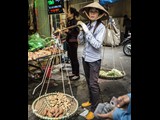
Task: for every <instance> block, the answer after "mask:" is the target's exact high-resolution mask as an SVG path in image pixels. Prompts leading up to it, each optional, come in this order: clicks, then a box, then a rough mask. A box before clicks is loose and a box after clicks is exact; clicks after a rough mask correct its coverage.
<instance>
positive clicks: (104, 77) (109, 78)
mask: <svg viewBox="0 0 160 120" xmlns="http://www.w3.org/2000/svg"><path fill="white" fill-rule="evenodd" d="M102 70H103V71H106V72H108V71H110V70H111V69H108V70H106V69H102ZM120 72H121V73H122V76H118V77H114V76H100V75H99V78H102V79H106V80H118V79H122V78H123V77H124V76H126V73H125V72H124V71H120Z"/></svg>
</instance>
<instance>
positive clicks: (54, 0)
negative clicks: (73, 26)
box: [47, 0, 64, 14]
mask: <svg viewBox="0 0 160 120" xmlns="http://www.w3.org/2000/svg"><path fill="white" fill-rule="evenodd" d="M47 4H48V14H58V13H63V8H64V0H47Z"/></svg>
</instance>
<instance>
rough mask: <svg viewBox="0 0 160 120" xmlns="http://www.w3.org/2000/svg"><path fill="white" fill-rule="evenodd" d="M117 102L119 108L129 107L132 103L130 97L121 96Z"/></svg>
mask: <svg viewBox="0 0 160 120" xmlns="http://www.w3.org/2000/svg"><path fill="white" fill-rule="evenodd" d="M117 100H118V104H117V107H119V108H121V107H124V106H125V105H128V103H129V102H130V98H129V96H128V95H122V96H119V97H118V98H117Z"/></svg>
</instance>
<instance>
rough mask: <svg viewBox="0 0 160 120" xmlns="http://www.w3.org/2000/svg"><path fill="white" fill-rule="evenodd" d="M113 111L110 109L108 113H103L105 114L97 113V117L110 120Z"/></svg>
mask: <svg viewBox="0 0 160 120" xmlns="http://www.w3.org/2000/svg"><path fill="white" fill-rule="evenodd" d="M113 111H114V110H112V111H110V112H108V113H105V114H97V116H98V117H100V118H104V119H107V120H112V119H113Z"/></svg>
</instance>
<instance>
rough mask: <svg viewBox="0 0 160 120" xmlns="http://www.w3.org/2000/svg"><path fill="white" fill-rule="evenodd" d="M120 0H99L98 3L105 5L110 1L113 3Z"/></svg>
mask: <svg viewBox="0 0 160 120" xmlns="http://www.w3.org/2000/svg"><path fill="white" fill-rule="evenodd" d="M118 1H120V0H99V3H100V4H101V5H106V4H111V3H115V2H118Z"/></svg>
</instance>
